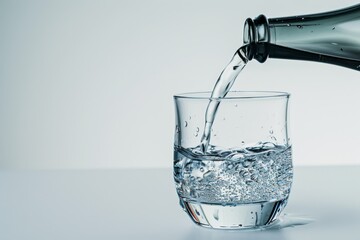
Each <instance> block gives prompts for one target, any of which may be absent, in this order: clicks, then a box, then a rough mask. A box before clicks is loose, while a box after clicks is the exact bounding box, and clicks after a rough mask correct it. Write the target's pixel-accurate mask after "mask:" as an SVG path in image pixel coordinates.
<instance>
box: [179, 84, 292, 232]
mask: <svg viewBox="0 0 360 240" xmlns="http://www.w3.org/2000/svg"><path fill="white" fill-rule="evenodd" d="M210 95H211V92H200V93H187V94H179V95H176V96H174V100H175V113H176V128H175V143H174V179H175V184H176V190H177V193H178V195H179V199H180V205H181V207H182V208H183V209H184V210H185V211H186V212H187V213H188V215H189V216H190V217H191V219H192V220H193V221H194V222H195V223H196V224H199V225H201V226H204V227H210V228H221V229H252V228H263V227H265V226H267V225H270V224H272V223H274V222H275V221H276V219H277V217H278V216H279V213H280V212H281V211H282V209H283V208H284V207H285V205H286V203H287V200H288V197H289V193H290V189H291V184H292V178H293V167H292V157H291V143H290V137H289V133H288V100H289V96H290V95H289V94H288V93H284V92H244V91H242V92H229V93H228V95H227V97H226V98H222V99H211V98H210ZM210 101H216V102H218V103H219V107H218V109H217V112H216V116H215V120H214V121H213V124H212V127H211V134H210V136H211V138H210V142H209V145H208V146H207V148H206V150H204V148H203V147H201V146H200V145H201V143H200V142H201V137H202V135H203V131H204V127H205V111H206V109H207V106H208V104H209V102H210Z"/></svg>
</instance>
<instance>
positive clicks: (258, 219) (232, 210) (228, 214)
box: [180, 198, 287, 229]
mask: <svg viewBox="0 0 360 240" xmlns="http://www.w3.org/2000/svg"><path fill="white" fill-rule="evenodd" d="M286 203H287V198H286V199H282V200H279V201H272V202H259V203H249V204H234V205H219V204H208V203H199V202H191V201H186V200H184V199H180V205H181V206H182V207H183V208H184V210H185V212H187V213H188V214H189V216H190V217H191V219H192V220H193V221H194V222H195V223H196V224H198V225H200V226H203V227H208V228H217V229H257V228H265V227H266V226H269V225H270V224H271V223H274V222H275V220H276V218H277V217H278V216H279V214H280V212H281V211H282V209H283V208H284V207H285V205H286Z"/></svg>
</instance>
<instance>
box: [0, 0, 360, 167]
mask: <svg viewBox="0 0 360 240" xmlns="http://www.w3.org/2000/svg"><path fill="white" fill-rule="evenodd" d="M356 3H357V1H349V0H341V1H340V0H337V1H335V0H330V1H329V0H327V1H325V0H319V1H302V0H296V1H285V0H273V1H257V0H253V1H243V0H237V1H231V0H225V1H205V0H201V1H190V0H186V1H165V0H163V1H160V0H157V1H155V0H153V1H145V0H142V1H139V0H135V1H78V0H77V1H68V0H67V1H10V0H7V1H5V0H2V1H1V2H0V36H1V37H0V168H3V169H4V168H38V169H43V168H51V169H57V168H123V167H170V166H171V164H172V144H173V131H174V128H175V126H174V125H175V124H174V108H173V99H172V96H173V95H174V94H176V93H181V92H189V91H203V90H211V89H212V87H213V84H214V83H215V80H216V79H217V77H218V75H219V73H220V72H221V70H222V68H223V67H224V66H225V64H226V63H227V62H228V61H229V59H230V58H231V56H232V54H233V52H234V51H235V50H236V49H237V48H238V47H240V46H241V44H242V28H243V22H244V21H245V19H246V18H247V17H252V18H253V17H256V16H257V15H259V14H265V15H266V16H268V17H281V16H289V15H298V14H305V13H316V12H323V11H327V10H334V9H338V8H342V7H346V6H350V5H354V4H356ZM233 88H234V89H235V90H278V91H287V92H290V93H291V94H292V96H291V103H290V104H291V105H290V108H291V110H290V121H291V137H292V143H293V147H294V152H293V153H294V163H295V165H319V164H320V165H325V164H359V163H360V160H359V159H358V157H357V150H358V148H359V146H360V108H359V107H358V106H359V103H360V95H359V94H358V92H359V90H360V79H359V72H357V71H353V70H349V69H345V68H341V67H335V66H331V65H326V64H318V63H309V62H298V61H284V60H274V59H269V60H268V61H267V62H266V63H264V64H260V63H258V62H255V61H253V62H250V63H249V64H248V66H247V67H246V68H245V69H244V71H243V73H242V74H241V76H240V77H239V78H238V79H237V82H236V83H235V85H234V87H233Z"/></svg>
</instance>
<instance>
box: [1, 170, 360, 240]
mask: <svg viewBox="0 0 360 240" xmlns="http://www.w3.org/2000/svg"><path fill="white" fill-rule="evenodd" d="M359 182H360V166H340V167H339V166H337V167H335V166H332V167H329V166H322V167H320V166H319V167H297V168H295V180H294V184H293V188H292V192H291V196H290V199H289V203H288V206H287V207H286V208H285V210H284V213H285V214H286V215H285V216H284V217H283V223H284V224H283V225H281V226H282V227H278V228H273V229H270V230H266V231H235V230H232V231H229V230H228V231H225V230H211V229H205V228H202V227H198V226H196V225H195V224H194V223H193V222H192V221H191V220H190V218H189V217H188V216H187V215H186V213H185V212H183V211H182V209H181V208H180V206H179V205H178V199H177V195H176V192H175V188H174V184H173V179H172V170H170V169H131V170H52V171H50V170H49V171H45V170H44V171H5V170H3V171H0V239H2V240H8V239H27V240H28V239H36V240H42V239H47V240H56V239H62V240H63V239H67V240H68V239H78V240H80V239H117V240H127V239H131V240H132V239H134V240H138V239H157V240H160V239H168V240H170V239H171V240H177V239H179V240H180V239H181V240H185V239H186V240H190V239H196V240H201V239H207V240H213V239H230V240H231V239H237V240H238V239H246V240H251V239H266V240H272V239H276V240H304V239H328V240H332V239H341V240H345V239H354V240H355V239H356V240H358V239H360V237H359V236H360V187H359ZM298 220H299V221H298ZM303 220H305V221H303ZM287 223H288V224H287ZM301 223H307V224H304V225H297V224H301ZM287 225H288V227H286V226H287Z"/></svg>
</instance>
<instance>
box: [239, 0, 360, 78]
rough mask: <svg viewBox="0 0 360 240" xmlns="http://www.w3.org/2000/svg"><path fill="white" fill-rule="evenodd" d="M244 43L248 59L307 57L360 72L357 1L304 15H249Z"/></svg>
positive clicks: (302, 58) (296, 58)
mask: <svg viewBox="0 0 360 240" xmlns="http://www.w3.org/2000/svg"><path fill="white" fill-rule="evenodd" d="M244 45H246V46H247V47H246V55H247V58H248V59H249V60H251V59H256V60H257V61H259V62H261V63H263V62H265V61H266V59H267V58H279V59H294V60H309V61H317V62H324V63H330V64H335V65H339V66H343V67H348V68H351V69H355V70H358V71H360V4H357V5H355V6H352V7H348V8H344V9H340V10H336V11H331V12H325V13H319V14H311V15H303V16H293V17H283V18H269V19H267V18H266V17H265V16H264V15H260V16H258V17H257V18H255V19H250V18H248V19H247V20H246V21H245V25H244Z"/></svg>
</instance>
